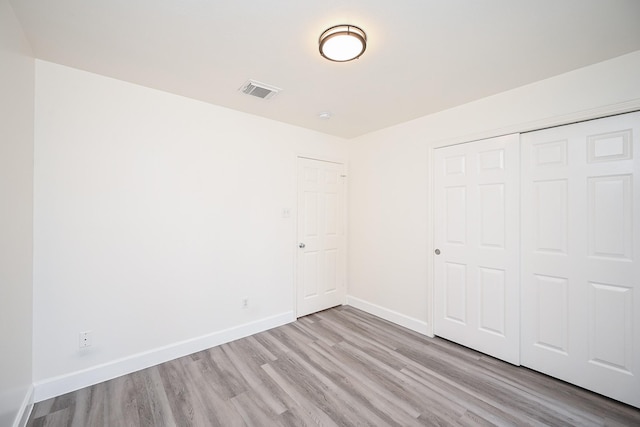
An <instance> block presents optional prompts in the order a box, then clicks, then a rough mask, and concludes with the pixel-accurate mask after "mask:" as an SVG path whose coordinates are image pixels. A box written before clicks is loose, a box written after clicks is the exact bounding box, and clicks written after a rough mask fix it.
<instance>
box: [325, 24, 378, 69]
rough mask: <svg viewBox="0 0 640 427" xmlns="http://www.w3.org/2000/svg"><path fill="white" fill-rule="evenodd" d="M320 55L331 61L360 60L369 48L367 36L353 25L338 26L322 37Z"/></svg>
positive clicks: (327, 31)
mask: <svg viewBox="0 0 640 427" xmlns="http://www.w3.org/2000/svg"><path fill="white" fill-rule="evenodd" d="M319 43H320V55H322V56H324V57H325V58H327V59H328V60H330V61H336V62H347V61H351V60H353V59H356V58H359V57H360V56H361V55H362V54H363V53H364V51H365V49H366V48H367V35H366V34H365V32H364V31H362V29H361V28H358V27H356V26H353V25H336V26H335V27H331V28H329V29H328V30H326V31H325V32H324V33H322V34H321V35H320V41H319Z"/></svg>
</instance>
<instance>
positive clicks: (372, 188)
mask: <svg viewBox="0 0 640 427" xmlns="http://www.w3.org/2000/svg"><path fill="white" fill-rule="evenodd" d="M638 76H640V51H637V52H634V53H631V54H628V55H625V56H621V57H619V58H615V59H612V60H609V61H606V62H602V63H599V64H596V65H593V66H589V67H586V68H582V69H578V70H575V71H572V72H569V73H566V74H563V75H560V76H557V77H554V78H550V79H547V80H543V81H540V82H537V83H534V84H530V85H527V86H524V87H521V88H518V89H515V90H511V91H508V92H504V93H501V94H498V95H495V96H491V97H488V98H484V99H481V100H479V101H476V102H472V103H469V104H465V105H462V106H460V107H457V108H453V109H450V110H447V111H443V112H440V113H437V114H433V115H429V116H425V117H422V118H420V119H417V120H413V121H411V122H407V123H404V124H401V125H398V126H394V127H391V128H387V129H384V130H381V131H379V132H376V133H372V134H368V135H365V136H362V137H360V138H357V139H355V140H352V141H351V142H350V159H351V160H350V174H349V183H350V187H349V192H350V200H349V202H350V203H349V218H350V221H349V240H348V241H349V272H348V283H349V295H350V301H355V304H354V305H357V306H361V307H365V308H366V307H368V308H370V309H373V310H375V311H376V313H377V314H379V315H381V316H383V317H387V318H389V319H390V320H394V319H395V321H400V322H402V323H403V324H405V325H406V326H409V327H412V328H413V329H417V330H421V331H427V332H430V331H431V324H430V313H429V304H430V301H429V297H430V293H429V289H428V284H429V280H430V277H431V274H432V270H431V268H430V258H431V251H432V249H433V247H432V238H431V235H430V231H432V230H430V228H431V227H432V225H430V221H431V219H430V212H431V211H430V209H432V207H431V204H430V203H431V202H430V197H429V191H430V190H429V185H430V184H429V179H430V174H429V172H430V171H429V168H428V165H429V162H430V158H431V151H432V150H433V147H436V146H443V145H447V144H451V143H460V142H464V141H472V140H476V139H480V138H485V137H490V136H496V135H502V134H508V133H514V132H520V131H525V130H532V129H536V128H540V127H542V126H550V125H554V124H561V123H567V122H571V121H575V120H579V119H585V118H593V117H596V116H598V115H601V114H603V113H605V112H622V111H629V110H630V109H634V108H635V109H638V108H640V78H638Z"/></svg>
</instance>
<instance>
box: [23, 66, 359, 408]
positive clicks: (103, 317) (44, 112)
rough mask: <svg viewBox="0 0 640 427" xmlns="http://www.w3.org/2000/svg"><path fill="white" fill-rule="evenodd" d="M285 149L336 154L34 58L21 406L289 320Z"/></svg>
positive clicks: (235, 117)
mask: <svg viewBox="0 0 640 427" xmlns="http://www.w3.org/2000/svg"><path fill="white" fill-rule="evenodd" d="M238 96H242V95H240V94H238ZM283 96H284V95H283ZM276 100H277V98H276V99H274V101H273V102H276ZM249 101H251V102H265V101H263V100H259V99H255V100H253V99H249ZM298 153H303V154H307V155H313V156H318V157H321V158H329V157H330V158H333V159H341V160H346V158H347V154H348V146H347V143H346V141H344V140H342V139H339V138H335V137H331V136H327V135H323V134H320V133H317V132H312V131H309V130H305V129H302V128H297V127H293V126H290V125H286V124H282V123H278V122H274V121H271V120H267V119H262V118H259V117H256V116H251V115H248V114H245V113H239V112H236V111H232V110H228V109H225V108H221V107H217V106H213V105H209V104H205V103H202V102H198V101H194V100H191V99H187V98H183V97H180V96H176V95H172V94H168V93H164V92H160V91H156V90H152V89H149V88H145V87H141V86H136V85H133V84H129V83H125V82H122V81H118V80H114V79H110V78H106V77H102V76H98V75H95V74H90V73H87V72H84V71H80V70H76V69H72V68H67V67H63V66H60V65H56V64H52V63H48V62H44V61H40V60H37V61H36V123H35V215H34V239H35V252H34V263H35V267H34V313H35V315H34V353H35V358H34V379H35V382H36V400H41V399H43V398H46V397H49V396H50V395H55V394H58V393H60V392H64V391H67V390H69V389H73V388H76V387H81V386H84V385H86V384H87V382H96V381H101V380H104V379H105V377H108V376H112V375H117V374H120V373H123V372H124V371H127V370H133V369H139V368H140V367H141V364H142V365H144V364H145V363H157V362H158V361H161V360H162V359H163V358H172V357H175V356H176V352H177V353H180V352H190V351H193V350H194V349H196V348H198V346H199V345H204V344H212V343H215V342H216V340H218V341H219V340H224V339H226V338H228V337H234V336H237V335H238V334H241V333H250V332H251V331H254V330H255V329H256V328H258V329H259V327H260V326H269V321H268V320H269V319H277V321H290V320H292V319H293V315H294V313H293V310H294V288H293V286H294V279H293V278H294V275H293V274H294V250H295V224H294V222H295V217H296V215H295V207H296V206H295V204H296V154H298ZM283 208H290V209H291V216H290V218H288V219H284V218H282V209H283ZM245 297H247V298H249V308H248V309H244V310H243V309H242V308H241V300H242V298H245ZM265 319H266V320H265ZM252 322H253V323H252ZM256 322H257V323H256ZM260 322H264V323H260ZM276 323H277V322H276ZM247 324H249V325H251V324H255V325H257V326H256V327H248V328H245V327H244V326H246V325H247ZM272 324H273V322H272ZM243 325H244V326H243ZM243 328H244V329H243ZM87 330H90V331H92V335H93V345H92V347H90V348H89V349H86V350H83V351H79V349H78V333H79V332H81V331H87ZM216 334H217V335H216ZM212 337H213V338H212ZM176 345H177V346H178V348H173V350H172V348H171V347H172V346H176ZM166 346H169V347H166ZM154 354H155V355H157V356H158V357H155V356H154ZM136 360H137V361H136Z"/></svg>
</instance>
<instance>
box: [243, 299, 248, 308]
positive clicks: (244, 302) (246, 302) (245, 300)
mask: <svg viewBox="0 0 640 427" xmlns="http://www.w3.org/2000/svg"><path fill="white" fill-rule="evenodd" d="M242 308H249V298H242Z"/></svg>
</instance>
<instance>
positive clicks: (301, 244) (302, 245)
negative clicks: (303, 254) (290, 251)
mask: <svg viewBox="0 0 640 427" xmlns="http://www.w3.org/2000/svg"><path fill="white" fill-rule="evenodd" d="M298 247H299V248H300V249H304V248H306V247H307V245H305V244H304V243H300V244H299V245H298Z"/></svg>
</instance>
